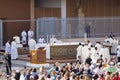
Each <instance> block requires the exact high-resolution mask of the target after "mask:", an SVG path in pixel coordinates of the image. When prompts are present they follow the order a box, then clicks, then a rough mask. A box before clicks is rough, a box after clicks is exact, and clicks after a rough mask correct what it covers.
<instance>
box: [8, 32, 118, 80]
mask: <svg viewBox="0 0 120 80" xmlns="http://www.w3.org/2000/svg"><path fill="white" fill-rule="evenodd" d="M24 35H26V34H25V33H24ZM31 35H33V33H32V34H31ZM25 40H26V39H25V38H22V41H23V43H24V42H26V41H25ZM56 41H57V39H56V38H55V36H53V37H52V38H51V41H50V42H52V43H55V42H56ZM111 41H112V42H111ZM33 42H34V44H36V41H35V40H34V39H32V37H31V38H30V37H29V41H28V45H30V46H31V45H33V44H32V43H33ZM38 42H39V44H43V43H45V39H44V38H43V36H41V37H40V38H39V40H38ZM104 42H105V43H111V44H112V45H114V44H117V47H116V48H115V50H116V54H117V56H113V57H111V55H110V51H109V47H107V46H106V45H105V44H104V45H102V44H101V43H100V42H96V44H95V45H93V44H92V43H91V42H90V41H88V42H87V43H79V46H78V48H77V55H76V60H75V61H72V62H69V63H59V62H56V63H55V64H54V65H53V66H52V67H50V68H49V69H48V68H46V67H45V66H42V67H40V68H31V69H28V68H26V67H24V68H23V70H21V71H19V70H16V71H13V72H12V74H11V75H9V76H7V80H11V79H12V80H120V43H119V42H118V41H116V40H114V39H113V38H111V37H110V38H109V39H106V40H105V41H104ZM6 46H8V47H6V53H11V51H14V52H12V53H14V55H12V54H11V59H16V58H17V57H18V55H15V53H16V50H15V49H14V47H15V46H16V44H15V41H13V42H12V43H11V45H10V44H9V41H8V42H7V43H6ZM12 46H13V49H12ZM30 46H29V47H30ZM30 48H31V49H33V48H32V47H30ZM16 56H17V57H16ZM61 64H64V65H62V66H61Z"/></svg>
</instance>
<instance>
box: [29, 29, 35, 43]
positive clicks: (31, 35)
mask: <svg viewBox="0 0 120 80" xmlns="http://www.w3.org/2000/svg"><path fill="white" fill-rule="evenodd" d="M33 35H34V32H33V30H31V29H30V30H29V31H28V41H29V40H30V39H31V38H33Z"/></svg>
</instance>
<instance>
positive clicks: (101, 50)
mask: <svg viewBox="0 0 120 80" xmlns="http://www.w3.org/2000/svg"><path fill="white" fill-rule="evenodd" d="M105 54H106V51H105V46H103V47H102V48H101V49H100V51H99V56H101V55H102V58H103V60H104V61H105V58H106V57H105Z"/></svg>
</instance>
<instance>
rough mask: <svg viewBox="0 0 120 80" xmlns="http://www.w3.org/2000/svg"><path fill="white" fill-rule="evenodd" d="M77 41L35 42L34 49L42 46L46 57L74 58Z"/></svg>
mask: <svg viewBox="0 0 120 80" xmlns="http://www.w3.org/2000/svg"><path fill="white" fill-rule="evenodd" d="M78 46H79V42H69V43H67V42H64V43H53V44H50V43H49V44H36V46H35V49H36V50H37V49H38V48H40V47H44V49H45V50H46V59H75V58H76V54H77V51H76V49H77V47H78Z"/></svg>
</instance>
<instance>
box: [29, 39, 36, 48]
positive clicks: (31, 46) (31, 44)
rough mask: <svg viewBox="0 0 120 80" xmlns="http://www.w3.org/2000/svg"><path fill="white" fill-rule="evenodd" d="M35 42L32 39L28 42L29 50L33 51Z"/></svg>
mask: <svg viewBox="0 0 120 80" xmlns="http://www.w3.org/2000/svg"><path fill="white" fill-rule="evenodd" d="M35 45H36V41H35V40H34V39H33V38H32V39H30V40H29V41H28V46H29V50H35Z"/></svg>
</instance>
